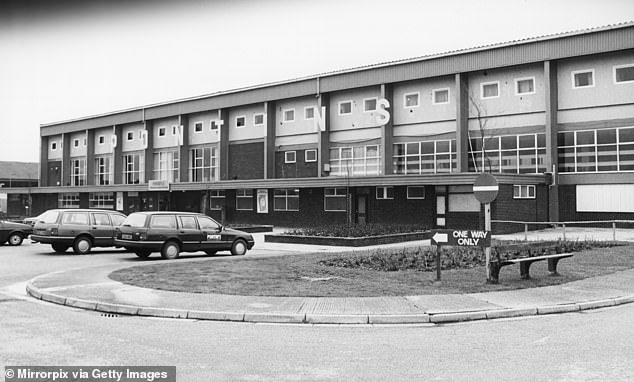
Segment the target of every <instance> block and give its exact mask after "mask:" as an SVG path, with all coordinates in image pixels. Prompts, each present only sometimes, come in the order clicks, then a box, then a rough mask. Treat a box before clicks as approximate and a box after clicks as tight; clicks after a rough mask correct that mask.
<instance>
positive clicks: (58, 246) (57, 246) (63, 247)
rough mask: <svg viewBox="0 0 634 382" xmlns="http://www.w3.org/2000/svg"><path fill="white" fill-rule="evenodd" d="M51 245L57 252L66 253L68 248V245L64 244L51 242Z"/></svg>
mask: <svg viewBox="0 0 634 382" xmlns="http://www.w3.org/2000/svg"><path fill="white" fill-rule="evenodd" d="M51 247H53V251H55V252H57V253H64V252H66V250H67V249H68V246H67V245H63V244H51Z"/></svg>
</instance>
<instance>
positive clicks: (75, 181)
mask: <svg viewBox="0 0 634 382" xmlns="http://www.w3.org/2000/svg"><path fill="white" fill-rule="evenodd" d="M70 185H71V186H84V185H86V158H77V159H71V160H70Z"/></svg>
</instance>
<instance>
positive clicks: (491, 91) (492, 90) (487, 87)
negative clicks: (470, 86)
mask: <svg viewBox="0 0 634 382" xmlns="http://www.w3.org/2000/svg"><path fill="white" fill-rule="evenodd" d="M499 96H500V82H499V81H495V82H483V83H481V84H480V98H482V99H486V98H497V97H499Z"/></svg>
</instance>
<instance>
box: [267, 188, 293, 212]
mask: <svg viewBox="0 0 634 382" xmlns="http://www.w3.org/2000/svg"><path fill="white" fill-rule="evenodd" d="M282 190H283V191H284V195H279V194H278V193H277V192H279V191H282ZM276 191H277V192H276ZM289 191H291V194H289ZM295 191H296V192H297V194H295ZM279 199H284V206H285V207H286V208H278V206H277V203H275V202H276V200H279ZM289 199H297V209H290V208H289V202H288V201H289ZM273 211H281V212H299V189H298V188H275V189H273Z"/></svg>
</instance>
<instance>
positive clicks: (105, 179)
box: [95, 156, 113, 186]
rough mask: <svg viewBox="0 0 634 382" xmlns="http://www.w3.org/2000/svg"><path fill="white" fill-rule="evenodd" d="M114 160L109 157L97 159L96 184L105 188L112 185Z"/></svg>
mask: <svg viewBox="0 0 634 382" xmlns="http://www.w3.org/2000/svg"><path fill="white" fill-rule="evenodd" d="M112 175H113V171H112V160H111V159H110V157H109V156H105V157H97V158H95V184H96V185H98V186H105V185H108V184H111V183H112Z"/></svg>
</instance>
